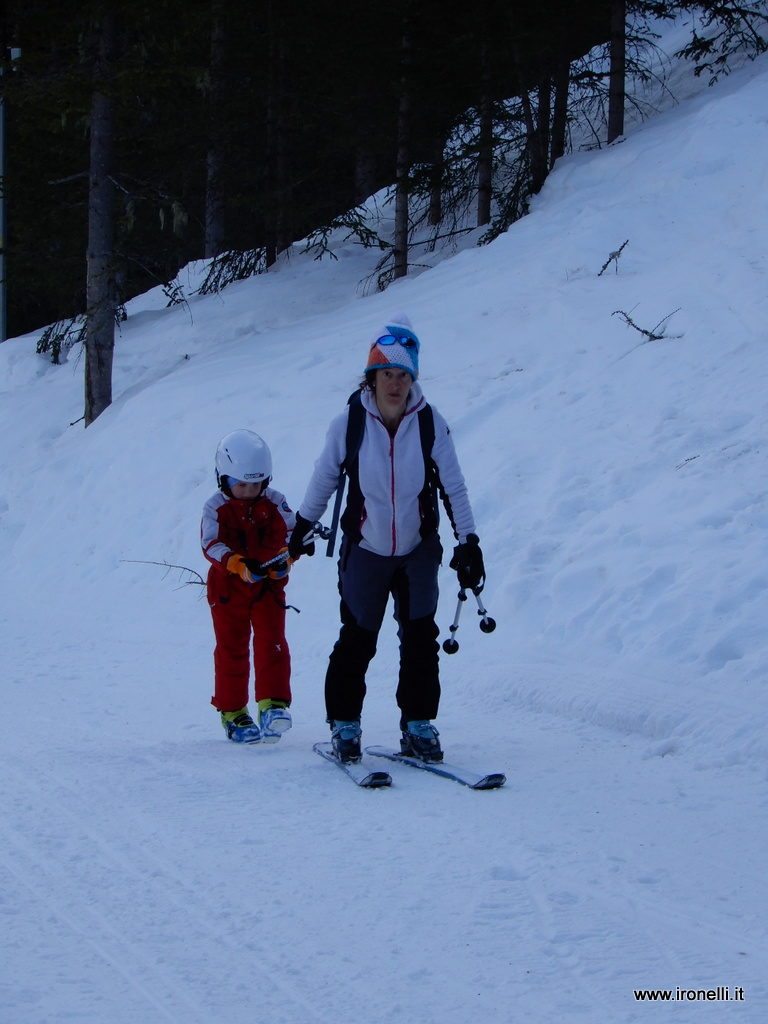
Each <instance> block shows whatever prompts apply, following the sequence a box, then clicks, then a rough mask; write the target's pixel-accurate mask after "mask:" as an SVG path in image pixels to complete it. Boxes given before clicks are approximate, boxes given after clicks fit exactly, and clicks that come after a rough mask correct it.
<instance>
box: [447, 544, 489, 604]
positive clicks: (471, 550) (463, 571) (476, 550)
mask: <svg viewBox="0 0 768 1024" xmlns="http://www.w3.org/2000/svg"><path fill="white" fill-rule="evenodd" d="M450 565H451V569H455V570H456V575H457V576H458V577H459V586H460V587H461V588H462V589H463V588H465V587H466V588H467V589H468V590H474V591H475V592H476V593H479V591H480V590H482V589H483V586H484V585H485V565H484V564H483V552H482V551H481V550H480V541H479V540H478V538H477V534H474V533H469V534H467V539H466V542H465V543H464V544H457V545H456V547H455V548H454V549H453V558H452V559H451V563H450Z"/></svg>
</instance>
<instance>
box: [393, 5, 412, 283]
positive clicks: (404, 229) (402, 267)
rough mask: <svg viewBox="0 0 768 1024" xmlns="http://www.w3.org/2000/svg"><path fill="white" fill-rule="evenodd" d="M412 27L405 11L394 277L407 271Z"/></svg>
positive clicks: (398, 119)
mask: <svg viewBox="0 0 768 1024" xmlns="http://www.w3.org/2000/svg"><path fill="white" fill-rule="evenodd" d="M412 46H413V43H412V40H411V28H410V19H409V17H408V13H407V12H406V14H405V15H404V18H403V35H402V40H401V48H400V104H399V107H398V112H397V164H396V170H395V174H396V186H395V247H394V273H393V276H394V278H395V280H397V278H399V277H405V276H406V275H407V273H408V191H409V174H410V170H411V148H410V128H411V92H410V65H411V51H412Z"/></svg>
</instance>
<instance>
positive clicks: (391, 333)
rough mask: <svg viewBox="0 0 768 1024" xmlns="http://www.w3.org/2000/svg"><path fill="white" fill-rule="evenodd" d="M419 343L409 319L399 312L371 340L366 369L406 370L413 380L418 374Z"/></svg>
mask: <svg viewBox="0 0 768 1024" xmlns="http://www.w3.org/2000/svg"><path fill="white" fill-rule="evenodd" d="M420 347H421V343H420V341H419V339H418V337H417V336H416V334H415V333H414V331H413V327H412V325H411V321H410V319H409V318H408V317H407V316H406V315H405V314H404V313H400V314H398V316H396V317H393V318H392V322H391V323H388V324H385V325H384V330H383V331H380V332H379V333H378V334H377V335H376V337H375V338H374V340H373V341H372V342H371V349H370V352H369V353H368V364H367V366H366V367H365V369H366V372H367V371H368V370H389V369H397V370H406V371H407V372H408V373H410V375H411V376H412V377H413V379H414V380H416V378H417V377H418V376H419V349H420Z"/></svg>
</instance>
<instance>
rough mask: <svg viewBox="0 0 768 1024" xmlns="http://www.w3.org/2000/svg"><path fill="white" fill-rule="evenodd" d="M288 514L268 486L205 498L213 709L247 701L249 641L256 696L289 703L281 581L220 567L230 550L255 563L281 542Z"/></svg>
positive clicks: (288, 525)
mask: <svg viewBox="0 0 768 1024" xmlns="http://www.w3.org/2000/svg"><path fill="white" fill-rule="evenodd" d="M294 523H295V516H294V514H293V512H292V511H291V510H290V508H289V507H288V504H287V502H286V500H285V497H284V496H283V495H282V494H280V492H279V491H275V490H273V488H271V487H267V488H266V490H265V491H264V493H263V494H262V495H261V497H259V498H256V499H255V500H245V501H243V500H239V499H237V498H232V497H229V496H228V495H226V494H224V493H222V492H221V491H217V492H216V494H214V495H213V496H212V497H211V498H209V499H208V501H207V502H206V503H205V507H204V509H203V521H202V526H201V543H202V547H203V554H204V555H205V557H206V558H207V559H208V561H209V562H211V568H210V569H209V570H208V604H209V605H210V608H211V616H212V617H213V630H214V633H215V635H216V648H215V650H214V653H213V662H214V673H215V692H214V694H213V697H212V698H211V704H213V706H214V707H215V708H218V710H219V711H237V710H239V709H240V708H244V707H245V706H246V705H247V703H248V696H249V693H248V682H249V678H250V667H251V666H250V662H251V659H250V650H249V647H250V641H251V632H253V664H254V669H255V695H256V700H257V701H260V700H265V699H267V698H272V699H273V700H279V701H285V702H286V703H288V704H289V703H290V701H291V684H290V679H291V655H290V651H289V650H288V644H287V643H286V639H285V610H286V609H285V596H284V594H285V585H286V582H287V579H282V580H270V579H265V580H262V581H259V582H258V583H246V582H245V581H244V580H242V579H241V577H240V576H238V575H236V574H235V573H232V572H229V571H228V570H227V560H228V559H229V558H230V557H231V556H232V555H242V556H243V557H244V558H253V559H256V560H257V561H259V562H266V561H267V560H268V559H270V558H273V557H274V556H275V555H276V554H277V553H278V552H279V551H280V550H281V549H282V548H284V547H285V545H286V542H287V536H288V534H289V532H290V531H291V530H292V529H293V526H294Z"/></svg>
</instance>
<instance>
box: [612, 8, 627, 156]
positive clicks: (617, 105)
mask: <svg viewBox="0 0 768 1024" xmlns="http://www.w3.org/2000/svg"><path fill="white" fill-rule="evenodd" d="M626 7H627V5H626V0H611V69H610V79H609V87H608V143H609V145H610V143H611V142H613V140H614V139H617V138H618V137H619V136H620V135H623V134H624V88H625V70H626V14H627V11H626Z"/></svg>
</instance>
